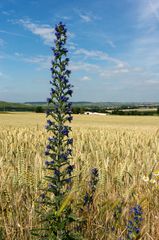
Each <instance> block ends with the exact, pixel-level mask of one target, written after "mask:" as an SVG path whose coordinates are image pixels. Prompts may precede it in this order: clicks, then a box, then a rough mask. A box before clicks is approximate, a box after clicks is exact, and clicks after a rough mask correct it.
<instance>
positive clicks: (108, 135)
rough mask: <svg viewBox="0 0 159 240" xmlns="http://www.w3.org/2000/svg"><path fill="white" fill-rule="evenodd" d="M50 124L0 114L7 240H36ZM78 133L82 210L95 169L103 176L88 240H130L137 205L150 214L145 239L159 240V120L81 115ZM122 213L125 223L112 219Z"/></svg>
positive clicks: (0, 196) (0, 201) (0, 197)
mask: <svg viewBox="0 0 159 240" xmlns="http://www.w3.org/2000/svg"><path fill="white" fill-rule="evenodd" d="M45 122H46V120H45V115H44V114H34V113H10V114H0V232H1V229H2V232H4V234H5V238H4V239H7V240H11V239H15V240H21V239H22V240H23V239H24V240H28V239H32V238H31V237H30V229H31V228H32V227H33V226H36V224H37V222H36V217H35V202H36V201H35V200H36V199H37V197H38V194H39V186H40V182H41V180H42V179H43V176H44V174H45V173H44V169H43V162H44V160H45V157H44V148H45V144H46V141H47V134H46V132H45V129H44V125H45ZM72 126H73V133H72V134H73V138H74V158H73V161H74V162H75V164H76V170H75V175H76V176H77V177H76V178H75V186H74V189H75V190H76V194H75V196H74V199H75V202H76V201H82V198H83V194H84V193H85V191H86V189H87V185H88V181H89V175H90V174H89V173H90V170H91V168H93V167H97V168H98V169H99V174H100V179H99V183H98V187H97V191H96V196H95V199H94V204H93V206H92V208H91V209H89V210H86V211H85V212H84V214H85V217H86V218H87V220H88V224H87V227H86V229H84V232H85V235H86V239H88V240H102V239H103V240H115V239H119V237H122V236H124V234H125V233H126V222H127V218H128V217H129V209H130V208H131V207H133V206H134V205H135V204H136V203H138V204H140V205H141V206H142V208H143V212H144V213H143V218H144V220H143V224H142V234H143V235H142V238H141V239H145V240H148V239H154V240H158V239H159V178H158V175H159V118H158V117H149V116H146V117H140V116H133V117H130V116H85V115H78V116H74V121H73V123H72ZM79 176H80V177H79ZM74 204H75V203H74ZM120 205H121V206H122V215H121V216H119V219H118V220H115V219H114V217H113V213H114V212H115V211H116V209H117V207H118V206H120ZM112 226H115V229H116V231H112V230H111V227H112ZM0 239H1V236H0ZM2 239H3V238H2Z"/></svg>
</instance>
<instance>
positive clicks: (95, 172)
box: [91, 168, 99, 177]
mask: <svg viewBox="0 0 159 240" xmlns="http://www.w3.org/2000/svg"><path fill="white" fill-rule="evenodd" d="M91 172H92V174H93V175H94V176H95V177H98V175H99V174H98V169H97V168H92V170H91Z"/></svg>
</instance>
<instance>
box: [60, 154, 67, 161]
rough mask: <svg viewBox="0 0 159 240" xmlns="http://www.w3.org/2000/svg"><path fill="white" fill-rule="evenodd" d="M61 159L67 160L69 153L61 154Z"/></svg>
mask: <svg viewBox="0 0 159 240" xmlns="http://www.w3.org/2000/svg"><path fill="white" fill-rule="evenodd" d="M60 159H62V160H64V161H66V160H67V154H65V153H62V154H60Z"/></svg>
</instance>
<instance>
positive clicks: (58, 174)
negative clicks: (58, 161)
mask: <svg viewBox="0 0 159 240" xmlns="http://www.w3.org/2000/svg"><path fill="white" fill-rule="evenodd" d="M54 174H55V175H56V176H57V177H59V176H60V171H59V170H58V169H55V170H54Z"/></svg>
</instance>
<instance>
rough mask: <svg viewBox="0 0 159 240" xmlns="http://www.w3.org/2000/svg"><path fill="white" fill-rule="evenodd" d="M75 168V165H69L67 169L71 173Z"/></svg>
mask: <svg viewBox="0 0 159 240" xmlns="http://www.w3.org/2000/svg"><path fill="white" fill-rule="evenodd" d="M74 168H75V165H69V166H68V167H67V169H66V172H67V173H68V174H69V175H71V173H72V172H73V169H74Z"/></svg>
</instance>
